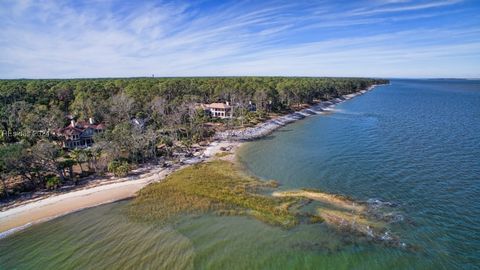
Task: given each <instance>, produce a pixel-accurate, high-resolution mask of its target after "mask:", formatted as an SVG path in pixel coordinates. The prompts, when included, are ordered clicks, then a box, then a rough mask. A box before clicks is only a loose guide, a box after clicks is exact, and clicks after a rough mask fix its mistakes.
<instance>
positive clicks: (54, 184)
mask: <svg viewBox="0 0 480 270" xmlns="http://www.w3.org/2000/svg"><path fill="white" fill-rule="evenodd" d="M61 183H62V181H61V180H60V177H58V176H48V177H47V178H46V181H45V187H46V188H47V189H49V190H54V189H57V188H58V187H59V186H60V184H61Z"/></svg>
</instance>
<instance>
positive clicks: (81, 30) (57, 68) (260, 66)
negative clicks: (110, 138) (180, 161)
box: [0, 0, 480, 78]
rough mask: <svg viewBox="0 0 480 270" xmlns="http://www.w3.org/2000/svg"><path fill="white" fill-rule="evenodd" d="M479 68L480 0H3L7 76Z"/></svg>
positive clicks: (477, 72)
mask: <svg viewBox="0 0 480 270" xmlns="http://www.w3.org/2000/svg"><path fill="white" fill-rule="evenodd" d="M151 74H155V76H159V77H160V76H231V75H233V76H235V75H257V76H263V75H266V76H270V75H285V76H375V77H467V78H473V77H475V78H479V77H480V1H477V0H437V1H433V0H418V1H409V0H357V1H207V0H205V1H201V0H200V1H108V0H105V1H103V0H102V1H101V0H89V1H60V0H58V1H21V0H18V1H9V0H6V1H1V2H0V78H72V77H74V78H78V77H132V76H151Z"/></svg>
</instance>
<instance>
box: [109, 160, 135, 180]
mask: <svg viewBox="0 0 480 270" xmlns="http://www.w3.org/2000/svg"><path fill="white" fill-rule="evenodd" d="M108 171H109V172H111V173H113V175H115V176H117V177H125V176H127V174H128V172H130V164H128V162H127V161H118V160H114V161H112V162H110V163H109V164H108Z"/></svg>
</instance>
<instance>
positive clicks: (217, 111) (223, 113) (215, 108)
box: [203, 101, 233, 119]
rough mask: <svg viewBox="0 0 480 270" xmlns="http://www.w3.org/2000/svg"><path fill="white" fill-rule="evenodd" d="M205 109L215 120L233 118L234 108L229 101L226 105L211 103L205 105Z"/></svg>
mask: <svg viewBox="0 0 480 270" xmlns="http://www.w3.org/2000/svg"><path fill="white" fill-rule="evenodd" d="M203 107H204V108H205V110H206V111H208V112H209V113H210V115H211V116H212V117H215V118H222V119H224V118H232V117H233V106H231V105H230V103H229V102H228V101H227V102H225V103H219V102H217V103H210V104H204V105H203Z"/></svg>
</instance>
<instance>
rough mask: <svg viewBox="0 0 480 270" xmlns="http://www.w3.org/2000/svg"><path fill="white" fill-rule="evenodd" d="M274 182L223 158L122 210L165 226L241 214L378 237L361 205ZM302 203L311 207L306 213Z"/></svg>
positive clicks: (379, 226)
mask: <svg viewBox="0 0 480 270" xmlns="http://www.w3.org/2000/svg"><path fill="white" fill-rule="evenodd" d="M277 187H278V183H277V182H276V181H273V180H270V181H261V180H260V179H258V178H256V177H253V176H249V175H247V174H245V173H243V170H242V169H241V168H240V166H239V165H237V164H235V163H233V162H230V161H226V160H223V159H216V160H213V161H210V162H205V163H200V164H196V165H192V166H190V167H186V168H184V169H181V170H178V171H176V172H174V173H172V174H171V175H169V176H168V177H167V178H166V179H165V180H164V181H162V182H159V183H154V184H150V185H149V186H147V187H145V188H143V189H142V190H141V191H140V192H139V194H138V196H137V197H136V198H135V199H134V200H133V202H132V203H131V204H130V207H129V208H128V211H129V216H130V217H132V218H134V219H138V220H142V221H156V222H158V221H160V222H170V221H174V220H175V219H177V218H179V217H181V216H183V215H189V214H191V215H200V214H204V213H213V214H216V215H221V216H232V215H247V216H251V217H254V218H256V219H259V220H261V221H263V222H266V223H268V224H272V225H277V226H281V227H284V228H291V227H294V226H295V225H297V224H299V223H307V224H312V223H321V222H324V223H325V224H326V225H328V226H331V227H334V228H336V229H339V230H340V231H343V232H349V233H353V234H360V235H364V236H373V237H378V236H380V235H381V233H383V232H384V231H385V225H386V224H385V223H384V222H382V221H381V220H378V219H375V218H372V216H371V215H369V212H368V208H367V206H366V205H365V204H364V203H359V202H357V201H354V200H353V199H351V198H348V197H346V196H341V195H336V194H330V193H325V192H321V191H319V190H313V189H308V190H307V189H300V190H290V191H278V190H276V188H277ZM307 205H310V206H313V207H314V208H313V209H312V210H311V211H309V210H308V208H309V207H306V206H307Z"/></svg>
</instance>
